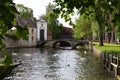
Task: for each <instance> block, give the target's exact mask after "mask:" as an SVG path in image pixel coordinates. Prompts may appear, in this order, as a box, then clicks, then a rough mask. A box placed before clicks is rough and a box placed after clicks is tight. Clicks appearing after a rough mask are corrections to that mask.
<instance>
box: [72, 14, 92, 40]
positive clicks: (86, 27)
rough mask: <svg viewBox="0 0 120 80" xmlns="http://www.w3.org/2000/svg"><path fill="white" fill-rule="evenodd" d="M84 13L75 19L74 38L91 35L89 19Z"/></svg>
mask: <svg viewBox="0 0 120 80" xmlns="http://www.w3.org/2000/svg"><path fill="white" fill-rule="evenodd" d="M85 16H86V15H81V16H80V17H79V19H78V20H76V26H75V28H74V37H75V38H78V39H79V38H83V37H84V38H88V39H89V38H90V37H91V36H92V29H91V22H92V21H91V20H89V19H87V18H85Z"/></svg>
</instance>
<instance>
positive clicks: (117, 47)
mask: <svg viewBox="0 0 120 80" xmlns="http://www.w3.org/2000/svg"><path fill="white" fill-rule="evenodd" d="M93 45H94V46H95V47H96V48H97V49H99V50H101V51H106V52H107V53H118V56H120V44H111V43H104V46H99V43H98V42H93Z"/></svg>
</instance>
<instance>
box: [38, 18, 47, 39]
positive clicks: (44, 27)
mask: <svg viewBox="0 0 120 80" xmlns="http://www.w3.org/2000/svg"><path fill="white" fill-rule="evenodd" d="M42 24H43V26H42ZM41 29H43V30H44V40H47V22H46V21H44V20H39V21H37V41H40V30H41Z"/></svg>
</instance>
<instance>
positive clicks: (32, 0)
mask: <svg viewBox="0 0 120 80" xmlns="http://www.w3.org/2000/svg"><path fill="white" fill-rule="evenodd" d="M13 1H14V3H16V4H23V5H24V6H26V7H29V8H32V10H33V14H34V17H36V18H37V19H38V18H39V16H40V15H42V14H45V10H46V6H47V5H48V4H49V3H52V2H53V0H13ZM59 21H60V22H61V23H63V25H64V26H66V27H69V26H70V25H69V24H68V23H65V22H64V20H63V19H60V20H59Z"/></svg>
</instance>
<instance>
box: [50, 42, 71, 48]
mask: <svg viewBox="0 0 120 80" xmlns="http://www.w3.org/2000/svg"><path fill="white" fill-rule="evenodd" d="M52 47H53V48H57V47H72V45H71V43H70V42H68V41H64V40H59V41H55V42H54V43H53V44H52Z"/></svg>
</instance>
